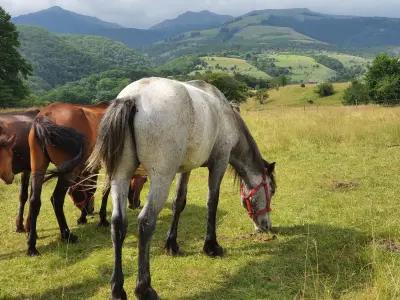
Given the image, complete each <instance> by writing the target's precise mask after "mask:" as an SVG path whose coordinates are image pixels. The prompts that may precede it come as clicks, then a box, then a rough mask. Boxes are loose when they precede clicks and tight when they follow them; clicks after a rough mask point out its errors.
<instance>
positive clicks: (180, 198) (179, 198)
mask: <svg viewBox="0 0 400 300" xmlns="http://www.w3.org/2000/svg"><path fill="white" fill-rule="evenodd" d="M189 176H190V172H187V173H183V174H180V176H179V178H178V181H177V184H176V195H175V200H174V202H173V203H172V210H173V217H172V223H171V227H170V228H169V230H168V237H167V241H166V243H165V249H166V250H167V252H168V253H169V254H172V255H177V254H179V245H178V243H177V241H176V238H177V236H178V224H179V217H180V214H181V212H182V211H183V210H184V208H185V206H186V195H187V185H188V182H189Z"/></svg>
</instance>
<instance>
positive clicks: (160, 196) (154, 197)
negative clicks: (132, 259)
mask: <svg viewBox="0 0 400 300" xmlns="http://www.w3.org/2000/svg"><path fill="white" fill-rule="evenodd" d="M174 175H175V174H170V175H164V176H161V175H155V176H150V177H151V183H150V192H149V195H148V201H147V203H146V205H145V206H144V207H143V209H142V211H141V212H140V214H139V217H138V221H139V222H138V227H139V244H138V247H139V261H138V262H139V269H138V277H137V280H136V289H135V294H136V296H137V297H138V298H139V299H158V296H157V293H156V292H155V290H154V289H153V288H152V287H151V276H150V240H151V237H152V236H153V232H154V230H155V227H156V220H157V216H158V214H159V213H160V211H161V209H162V208H163V206H164V203H165V201H166V200H167V197H168V191H169V187H170V186H171V183H172V180H173V179H174Z"/></svg>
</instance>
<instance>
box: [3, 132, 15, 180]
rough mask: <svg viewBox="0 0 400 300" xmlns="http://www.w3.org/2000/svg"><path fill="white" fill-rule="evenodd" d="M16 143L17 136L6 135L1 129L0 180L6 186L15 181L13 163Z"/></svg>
mask: <svg viewBox="0 0 400 300" xmlns="http://www.w3.org/2000/svg"><path fill="white" fill-rule="evenodd" d="M15 141H16V135H15V134H11V135H10V134H6V133H5V132H4V130H3V128H2V127H0V179H2V180H3V181H4V182H5V183H6V184H11V183H12V182H13V180H14V173H13V168H12V161H13V147H14V145H15Z"/></svg>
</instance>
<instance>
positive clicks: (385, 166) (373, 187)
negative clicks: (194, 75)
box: [0, 87, 400, 300]
mask: <svg viewBox="0 0 400 300" xmlns="http://www.w3.org/2000/svg"><path fill="white" fill-rule="evenodd" d="M287 89H288V93H292V94H296V93H298V91H297V90H295V89H294V87H293V90H291V89H292V88H291V87H289V88H287ZM310 89H311V87H310ZM281 91H283V89H281ZM304 91H307V92H308V90H304ZM305 93H306V92H305ZM274 97H276V96H275V94H274V93H272V92H271V100H272V99H275V98H274ZM283 98H286V96H285V97H281V98H280V99H281V100H280V101H286V100H283ZM276 101H278V100H276ZM288 101H289V100H288ZM321 101H322V100H321ZM339 102H340V101H339ZM242 115H243V118H244V119H245V121H246V123H247V124H248V126H249V128H250V131H251V132H252V134H253V135H254V137H255V139H256V141H257V143H258V145H259V147H260V149H261V151H262V153H263V155H264V157H265V158H266V159H268V160H270V161H276V162H277V165H276V174H277V182H278V190H277V194H276V196H275V197H274V198H273V212H272V219H273V227H274V235H275V238H274V236H273V235H272V234H255V233H254V231H253V225H252V223H251V220H250V219H249V218H248V216H247V214H246V212H245V210H244V209H243V208H242V207H241V206H240V201H239V188H238V186H237V185H235V184H234V183H233V176H232V174H231V173H229V172H228V173H227V174H226V176H225V178H224V180H223V183H222V188H221V195H220V206H219V210H218V229H217V232H218V238H219V242H220V244H221V245H222V246H223V247H224V249H225V255H224V257H222V258H216V259H212V258H209V257H207V256H205V255H204V254H202V245H203V237H204V234H205V222H206V197H207V172H206V170H205V169H198V170H195V171H193V173H192V176H191V179H190V184H189V193H188V204H187V206H186V209H185V211H184V212H183V214H182V217H181V223H180V227H179V236H178V241H179V242H180V246H181V249H182V250H183V255H182V256H179V257H171V256H168V255H167V254H165V252H164V250H163V245H164V240H165V237H166V233H167V229H168V226H169V223H170V221H171V214H172V212H171V209H170V207H171V200H169V201H168V203H166V205H165V209H164V210H163V211H162V212H161V215H160V217H159V219H158V224H157V229H156V233H155V235H154V238H153V241H152V246H151V271H152V285H153V287H154V288H155V289H156V290H157V291H158V292H159V295H160V296H161V298H162V299H193V300H194V299H199V300H200V299H201V300H203V299H229V300H232V299H294V298H296V299H333V298H334V299H338V298H342V299H389V298H392V299H395V298H399V297H400V219H399V216H400V204H399V200H400V198H399V195H400V184H399V182H400V108H385V107H377V106H359V107H343V106H338V105H336V106H322V105H318V106H316V105H314V106H313V105H309V106H303V105H301V104H300V105H299V106H298V107H296V106H291V105H290V103H289V102H287V103H286V102H284V103H282V105H275V104H274V102H271V103H268V102H267V104H264V105H263V106H260V105H255V104H254V103H253V104H252V103H249V104H246V105H244V107H243V109H242ZM149 151H151V149H149ZM53 187H54V182H50V183H49V184H47V185H46V186H45V188H44V191H43V195H42V208H41V212H40V216H39V219H38V235H39V239H38V243H37V248H38V250H39V251H40V252H41V254H42V255H41V256H40V257H34V258H31V257H27V256H25V251H26V236H25V234H18V233H15V232H14V230H15V228H14V227H15V221H14V220H15V216H16V213H17V207H18V201H17V199H18V180H16V182H15V183H14V184H12V185H9V186H6V185H4V184H1V186H0V239H1V243H0V299H106V298H108V296H109V293H110V286H109V280H110V276H111V273H112V266H113V249H112V243H111V239H110V232H109V229H104V228H100V229H99V228H97V227H96V224H97V222H98V218H97V216H95V217H93V218H90V219H89V223H88V224H87V225H85V226H77V225H76V219H77V217H78V215H79V211H78V210H77V209H76V208H75V207H74V206H73V204H72V202H71V200H70V199H66V202H65V211H66V216H67V219H68V222H69V224H70V227H71V229H72V230H73V232H74V233H75V234H77V235H78V236H79V243H77V244H74V245H68V244H64V243H62V242H61V241H60V239H59V232H58V226H57V223H56V219H55V216H54V213H53V211H52V207H51V204H50V201H49V198H50V195H51V192H52V189H53ZM147 188H148V185H146V188H145V190H144V192H143V195H142V198H143V199H145V197H146V194H147V192H148V190H147ZM172 195H173V189H171V195H170V199H171V198H172ZM97 200H99V199H98V197H97ZM110 202H111V201H110ZM98 207H99V203H98V202H97V203H96V209H98ZM108 211H109V216H108V217H110V211H111V204H109V207H108ZM137 215H138V211H137V210H136V211H132V210H129V211H128V217H129V230H128V232H129V233H128V237H127V239H126V241H125V244H124V250H123V264H124V272H125V288H126V290H127V292H128V297H129V299H133V298H134V294H133V289H134V285H135V280H136V272H137V233H136V232H137V228H136V227H137Z"/></svg>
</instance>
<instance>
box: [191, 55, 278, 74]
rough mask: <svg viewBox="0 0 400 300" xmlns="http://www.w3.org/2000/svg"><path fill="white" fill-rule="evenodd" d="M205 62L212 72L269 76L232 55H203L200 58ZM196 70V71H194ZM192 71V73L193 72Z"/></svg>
mask: <svg viewBox="0 0 400 300" xmlns="http://www.w3.org/2000/svg"><path fill="white" fill-rule="evenodd" d="M201 59H202V60H203V61H204V62H206V63H207V68H208V69H209V70H211V71H213V72H218V71H220V72H222V71H223V72H228V73H233V72H237V73H240V74H245V75H250V76H253V77H256V78H261V79H268V78H271V76H269V75H268V74H267V73H265V72H263V71H261V70H259V69H257V68H256V67H255V66H253V65H251V64H249V63H248V62H247V61H245V60H244V59H240V58H234V57H218V56H204V57H202V58H201ZM204 71H205V70H204V69H203V70H197V72H200V73H201V72H204ZM195 72H196V71H195ZM195 72H192V73H195Z"/></svg>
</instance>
